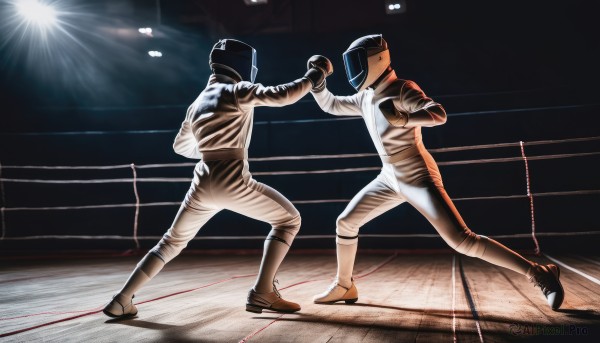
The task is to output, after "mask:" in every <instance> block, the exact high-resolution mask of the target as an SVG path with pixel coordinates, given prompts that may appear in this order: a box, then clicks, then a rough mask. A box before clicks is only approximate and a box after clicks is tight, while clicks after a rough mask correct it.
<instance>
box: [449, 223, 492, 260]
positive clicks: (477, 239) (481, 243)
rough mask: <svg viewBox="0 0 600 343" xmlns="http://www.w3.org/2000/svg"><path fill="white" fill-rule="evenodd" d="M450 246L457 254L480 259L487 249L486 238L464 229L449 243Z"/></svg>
mask: <svg viewBox="0 0 600 343" xmlns="http://www.w3.org/2000/svg"><path fill="white" fill-rule="evenodd" d="M448 243H449V244H450V246H452V247H453V248H454V250H456V251H457V252H459V253H461V254H463V255H467V256H470V257H482V256H483V254H484V253H485V249H486V248H487V244H488V238H487V237H486V236H482V235H478V234H476V233H475V232H473V231H471V230H469V229H468V228H465V229H464V231H463V232H461V233H460V235H457V236H456V237H455V238H454V239H453V240H452V241H451V242H448Z"/></svg>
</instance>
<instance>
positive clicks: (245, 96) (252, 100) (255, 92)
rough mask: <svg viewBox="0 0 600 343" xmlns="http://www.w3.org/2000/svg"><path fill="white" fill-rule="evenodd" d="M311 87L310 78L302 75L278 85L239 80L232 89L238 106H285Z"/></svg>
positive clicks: (303, 94) (296, 99)
mask: <svg viewBox="0 0 600 343" xmlns="http://www.w3.org/2000/svg"><path fill="white" fill-rule="evenodd" d="M312 87H313V85H312V83H311V82H310V80H309V79H308V78H306V77H302V78H300V79H297V80H295V81H292V82H290V83H286V84H282V85H278V86H263V85H261V84H260V83H250V82H239V83H237V84H236V85H235V88H234V91H235V95H236V99H237V102H238V106H239V107H240V108H243V107H256V106H270V107H281V106H287V105H291V104H293V103H295V102H296V101H298V100H300V99H301V98H302V97H303V96H305V95H306V93H308V92H309V91H310V89H311V88H312Z"/></svg>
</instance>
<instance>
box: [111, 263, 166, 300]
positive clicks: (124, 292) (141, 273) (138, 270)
mask: <svg viewBox="0 0 600 343" xmlns="http://www.w3.org/2000/svg"><path fill="white" fill-rule="evenodd" d="M164 265H165V263H164V262H163V260H161V259H160V258H159V257H158V256H156V255H154V254H151V253H148V254H146V256H144V258H143V259H142V260H141V261H140V262H139V263H138V264H137V266H136V267H135V269H134V270H133V272H132V273H131V275H130V276H129V279H127V282H125V285H123V288H121V290H120V291H119V295H121V296H123V297H124V298H128V299H131V298H132V297H133V294H135V292H137V291H138V290H139V289H140V288H142V286H143V285H144V284H146V282H148V281H150V280H151V279H152V278H153V277H154V276H156V274H158V272H159V271H160V270H161V269H162V268H163V267H164Z"/></svg>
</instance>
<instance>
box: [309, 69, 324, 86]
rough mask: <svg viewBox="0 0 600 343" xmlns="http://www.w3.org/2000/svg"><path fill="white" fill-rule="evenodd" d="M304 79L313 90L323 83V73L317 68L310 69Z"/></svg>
mask: <svg viewBox="0 0 600 343" xmlns="http://www.w3.org/2000/svg"><path fill="white" fill-rule="evenodd" d="M304 77H305V78H307V79H308V80H310V82H311V83H312V85H313V89H314V88H315V87H317V86H320V85H321V83H323V81H325V73H323V71H322V70H321V69H318V68H310V69H309V70H308V71H307V72H306V74H304Z"/></svg>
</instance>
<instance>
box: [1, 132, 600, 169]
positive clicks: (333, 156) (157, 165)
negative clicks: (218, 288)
mask: <svg viewBox="0 0 600 343" xmlns="http://www.w3.org/2000/svg"><path fill="white" fill-rule="evenodd" d="M593 140H600V136H594V137H581V138H570V139H559V140H543V141H533V142H522V143H523V145H524V146H530V145H531V146H533V145H545V144H557V143H573V142H586V141H593ZM520 145H521V142H518V143H495V144H481V145H471V146H458V147H447V148H437V149H428V151H429V152H431V153H443V152H454V151H465V150H478V149H492V148H504V147H515V146H520ZM598 154H600V152H588V153H575V154H558V155H543V156H530V157H529V160H542V159H552V158H567V157H578V156H593V155H598ZM375 156H378V155H377V154H375V153H356V154H331V155H325V154H321V155H300V156H298V155H294V156H271V157H252V158H249V159H248V161H250V162H267V161H294V160H314V159H338V158H339V159H341V158H364V157H375ZM519 160H521V158H519V157H508V158H498V159H480V160H465V161H452V162H439V163H438V165H454V164H473V163H490V162H512V161H519ZM195 165H196V163H195V162H182V163H155V164H142V165H136V168H137V169H146V168H177V167H193V166H195ZM2 168H4V169H46V170H52V169H55V170H90V169H92V170H93V169H97V170H111V169H125V168H130V165H129V164H117V165H107V166H32V165H28V166H15V165H6V166H2Z"/></svg>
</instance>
